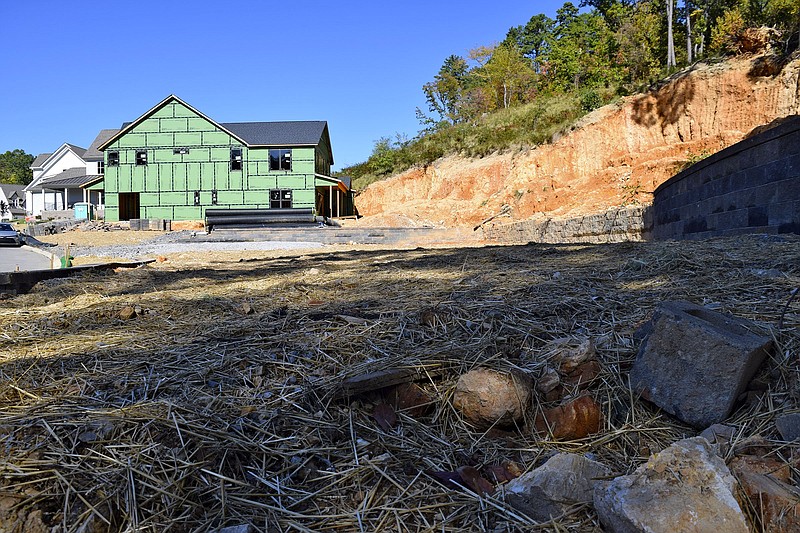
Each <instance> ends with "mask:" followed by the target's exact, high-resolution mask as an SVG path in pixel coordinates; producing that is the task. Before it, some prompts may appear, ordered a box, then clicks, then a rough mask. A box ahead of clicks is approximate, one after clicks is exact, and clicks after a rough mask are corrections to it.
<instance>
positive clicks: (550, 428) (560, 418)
mask: <svg viewBox="0 0 800 533" xmlns="http://www.w3.org/2000/svg"><path fill="white" fill-rule="evenodd" d="M602 419H603V415H602V413H601V411H600V406H599V405H597V402H595V401H594V400H593V399H592V398H591V397H590V396H581V397H580V398H576V399H574V400H572V401H570V402H567V403H565V404H563V405H559V406H558V407H554V408H552V409H546V410H545V411H544V412H543V413H541V414H540V415H538V416H537V417H536V421H535V427H536V431H539V432H540V433H547V432H550V433H551V434H552V436H553V438H554V439H558V440H574V439H582V438H584V437H586V436H588V435H591V434H592V433H597V432H598V431H600V427H601V425H602Z"/></svg>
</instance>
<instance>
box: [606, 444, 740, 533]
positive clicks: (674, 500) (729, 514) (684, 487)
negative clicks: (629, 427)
mask: <svg viewBox="0 0 800 533" xmlns="http://www.w3.org/2000/svg"><path fill="white" fill-rule="evenodd" d="M735 485H736V480H735V479H734V477H733V476H732V475H731V473H730V471H729V470H728V467H727V466H725V462H724V461H723V460H722V459H721V458H720V457H719V456H717V455H715V454H714V452H713V450H712V447H711V445H710V444H709V443H708V441H707V440H705V439H704V438H702V437H695V438H693V439H686V440H682V441H679V442H676V443H675V444H673V445H672V446H670V447H668V448H666V449H665V450H664V451H662V452H661V453H659V454H656V455H653V456H652V457H650V459H649V460H648V461H647V463H645V464H644V465H642V466H640V467H639V468H637V469H636V471H635V472H634V473H633V474H631V475H628V476H621V477H618V478H616V479H614V480H613V481H610V482H603V483H598V484H597V485H596V486H595V490H594V506H595V510H596V511H597V514H598V516H599V517H600V521H601V522H602V524H603V527H604V528H605V531H606V532H607V533H645V532H647V533H674V532H675V531H684V532H708V533H714V532H719V533H721V532H725V533H748V532H749V529H748V527H747V521H746V520H745V517H744V514H743V513H742V510H741V508H740V507H739V504H738V503H737V502H736V498H735V497H734V495H733V491H734V487H735Z"/></svg>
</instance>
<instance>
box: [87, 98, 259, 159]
mask: <svg viewBox="0 0 800 533" xmlns="http://www.w3.org/2000/svg"><path fill="white" fill-rule="evenodd" d="M170 102H177V103H179V104H181V105H183V106H185V107H186V108H187V109H189V110H190V111H192V112H193V113H195V114H197V115H198V116H200V117H202V118H204V119H205V120H207V121H209V122H210V123H211V124H213V125H214V126H216V127H218V128H220V129H222V130H224V131H225V132H227V133H228V134H230V135H231V136H233V137H235V138H236V139H237V140H238V141H240V142H241V143H242V144H247V143H246V142H245V141H244V140H243V139H240V138H239V136H237V135H236V134H234V133H233V132H230V131H228V130H226V129H225V128H223V127H222V125H220V124H219V123H218V122H216V121H215V120H212V119H210V118H209V117H207V116H205V115H204V114H203V113H201V112H200V111H198V110H197V109H195V108H193V107H192V106H190V105H189V104H187V103H186V102H184V101H183V100H181V99H180V98H178V97H177V96H175V95H174V94H171V95H169V96H167V97H166V98H164V99H163V100H161V101H160V102H159V103H157V104H156V105H154V106H153V107H152V108H150V109H149V110H148V111H147V112H146V113H145V114H144V115H142V116H140V117H139V118H137V119H136V120H134V121H133V122H125V123H124V124H122V127H121V128H120V130H119V131H118V132H117V133H116V134H115V135H112V136H111V137H110V138H109V139H107V140H106V141H105V142H103V143H101V144H100V146H98V147H97V149H98V150H100V151H101V152H102V151H104V150H105V149H106V148H107V147H108V145H109V144H112V143H113V142H115V141H116V140H117V139H119V138H120V137H122V136H123V135H125V134H126V133H128V132H129V131H131V130H132V129H133V128H135V127H136V126H138V125H139V124H140V123H141V122H143V121H145V120H147V119H148V118H149V117H150V116H151V115H152V114H153V113H155V112H156V111H158V110H159V109H161V108H162V107H164V106H165V105H167V104H169V103H170Z"/></svg>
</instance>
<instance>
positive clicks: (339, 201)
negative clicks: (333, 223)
mask: <svg viewBox="0 0 800 533" xmlns="http://www.w3.org/2000/svg"><path fill="white" fill-rule="evenodd" d="M341 206H342V191H340V190H339V187H336V218H339V217H340V216H341V214H340V209H341Z"/></svg>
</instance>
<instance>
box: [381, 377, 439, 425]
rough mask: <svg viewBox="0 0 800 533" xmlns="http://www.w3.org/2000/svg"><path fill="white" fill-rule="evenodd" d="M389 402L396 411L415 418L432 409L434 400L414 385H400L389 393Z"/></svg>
mask: <svg viewBox="0 0 800 533" xmlns="http://www.w3.org/2000/svg"><path fill="white" fill-rule="evenodd" d="M389 401H390V402H391V403H392V405H394V407H395V409H397V410H398V411H403V412H405V413H406V414H407V415H409V416H412V417H414V418H417V417H420V416H425V415H426V414H428V413H429V412H430V411H431V409H433V401H434V398H433V396H431V395H430V394H428V391H426V390H425V389H423V388H422V387H420V386H419V385H417V384H416V383H401V384H399V385H397V386H396V387H394V388H392V390H391V391H390V392H389Z"/></svg>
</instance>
